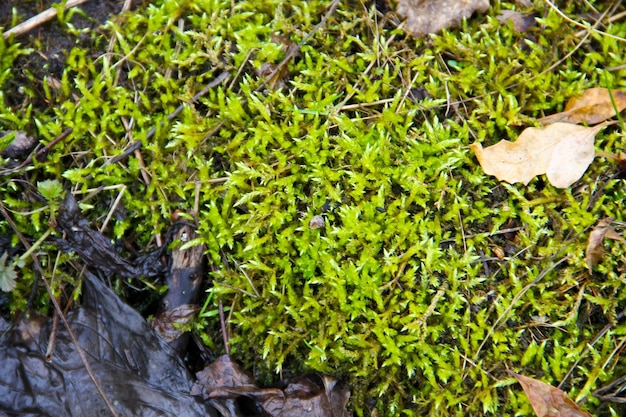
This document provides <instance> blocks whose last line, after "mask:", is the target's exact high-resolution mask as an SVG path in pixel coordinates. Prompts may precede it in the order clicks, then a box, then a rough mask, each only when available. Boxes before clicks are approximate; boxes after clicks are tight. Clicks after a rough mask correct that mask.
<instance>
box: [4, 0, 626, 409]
mask: <svg viewBox="0 0 626 417" xmlns="http://www.w3.org/2000/svg"><path fill="white" fill-rule="evenodd" d="M596 3H597V7H598V8H600V9H602V8H603V7H605V6H607V5H606V4H604V3H603V2H596ZM327 6H328V4H327V2H319V1H295V2H289V3H285V2H277V1H264V2H260V3H259V2H239V3H236V4H234V6H233V3H231V2H230V1H216V0H215V1H209V0H206V1H196V2H193V4H190V5H189V4H186V3H184V2H176V1H168V0H162V1H157V2H154V3H152V4H151V5H150V6H148V7H147V8H146V9H140V10H137V11H135V12H133V13H127V14H124V15H122V16H120V17H116V18H114V19H113V20H112V21H110V22H107V23H106V24H105V25H104V26H103V27H102V28H101V29H100V30H99V31H98V32H97V33H94V34H92V36H93V39H92V41H93V44H94V45H103V44H105V45H106V44H108V39H110V38H114V39H115V42H114V49H113V53H112V54H111V55H99V54H97V55H94V54H93V53H92V52H91V51H89V50H87V49H85V48H83V47H76V48H73V49H71V50H70V51H68V53H67V60H66V63H65V69H64V71H63V74H61V76H60V77H59V81H60V86H57V87H51V85H54V84H46V83H44V88H43V93H42V94H43V95H44V97H45V100H46V101H47V103H48V106H46V107H45V108H44V107H37V108H34V109H33V108H32V105H29V104H28V103H29V102H30V100H33V101H34V100H35V98H36V96H37V94H39V93H37V94H36V93H35V92H34V91H33V90H28V89H26V90H25V99H24V104H23V105H19V104H13V105H8V104H7V101H6V100H7V97H6V92H5V93H4V95H2V96H1V97H0V98H1V100H0V106H1V107H0V124H1V125H2V126H1V127H2V128H3V129H8V130H10V129H27V128H29V129H31V130H32V131H31V132H30V133H32V134H36V135H37V136H38V137H39V138H41V139H42V141H44V142H49V141H51V140H52V139H54V138H55V137H56V136H58V135H59V134H60V133H61V132H62V131H63V130H65V129H66V128H68V127H72V128H73V129H74V131H73V133H72V135H71V137H70V138H69V139H68V140H66V141H64V142H63V143H62V144H61V145H59V146H56V147H54V148H53V149H52V151H51V152H50V155H49V157H48V159H47V160H46V161H43V162H38V163H36V165H35V168H34V169H33V170H31V171H29V172H28V177H27V179H28V181H23V180H18V177H6V181H5V182H3V184H2V186H0V187H1V190H0V191H2V192H3V199H2V204H3V205H4V206H5V207H7V208H8V209H9V210H10V212H11V213H12V215H13V216H14V220H15V221H16V223H17V225H18V227H19V228H20V230H22V232H23V233H24V234H25V235H27V236H32V237H34V238H36V237H38V236H40V235H41V234H42V233H44V232H45V230H47V229H48V225H47V222H48V221H49V220H50V218H49V216H51V215H53V212H54V210H52V209H51V208H50V207H48V206H47V205H46V203H44V202H43V201H42V200H39V199H37V198H27V197H25V196H27V195H35V194H37V193H36V191H35V190H34V189H33V188H32V185H29V184H28V182H29V181H30V184H37V183H38V182H39V183H46V181H54V180H56V181H60V182H63V183H64V184H65V186H66V188H68V189H69V188H70V187H71V188H73V189H75V190H78V191H79V192H80V193H82V194H88V193H92V194H93V196H92V197H91V199H90V200H89V202H88V204H89V206H85V209H86V215H87V216H89V217H90V219H91V220H93V221H94V222H96V223H98V222H101V221H102V219H103V218H104V217H105V216H106V214H107V212H108V210H109V209H110V207H111V202H112V201H113V200H114V199H115V198H116V197H117V194H118V193H119V192H120V189H121V186H124V187H125V190H126V191H125V192H124V195H123V197H122V203H123V206H124V209H125V210H124V211H125V212H126V213H128V214H127V216H126V217H119V218H118V220H115V221H114V223H115V224H114V225H113V226H112V227H111V228H109V231H110V235H111V236H112V237H114V238H117V239H126V240H130V241H134V242H136V243H137V245H138V246H139V247H145V246H146V245H148V244H151V242H152V237H153V236H154V234H161V235H162V234H163V233H164V232H165V231H166V229H167V227H168V226H169V216H170V214H171V213H172V212H173V211H174V210H176V209H180V210H183V211H190V210H191V209H192V208H193V204H194V198H195V193H196V189H197V188H196V187H197V184H199V185H198V193H199V195H198V197H199V203H200V210H199V213H198V217H199V221H200V236H201V238H200V239H201V241H202V243H205V244H206V245H207V248H208V249H207V255H208V257H209V259H211V261H212V262H213V264H214V265H213V266H214V271H213V272H212V273H211V274H210V275H211V278H213V280H214V288H213V289H212V290H211V292H210V293H209V294H208V296H209V297H210V298H207V299H206V300H203V304H204V308H203V313H202V315H201V317H200V318H199V319H198V322H197V323H196V331H197V332H198V333H199V335H200V336H201V338H202V339H203V340H204V341H205V342H206V343H207V344H209V345H210V346H211V347H212V348H215V349H217V347H216V344H217V342H216V340H219V339H217V338H216V334H217V330H216V329H218V323H217V317H216V315H215V306H216V303H217V300H221V301H222V302H223V304H224V305H226V306H228V307H229V308H230V323H229V326H230V330H231V334H232V338H231V347H232V352H233V355H234V356H235V357H236V358H237V359H238V360H240V361H242V362H243V363H244V364H245V365H246V366H247V367H249V368H253V367H254V368H255V369H256V370H257V377H259V378H260V379H261V380H264V381H266V382H269V381H271V380H275V379H276V378H277V376H276V373H277V372H282V373H283V374H284V375H291V374H294V373H297V372H301V371H304V370H317V371H322V372H328V373H331V374H335V375H338V376H340V377H342V378H344V379H345V380H346V381H347V382H348V384H349V386H350V388H351V389H352V393H353V394H352V400H351V403H350V406H351V408H352V410H353V411H354V412H355V413H356V415H359V416H364V415H370V414H371V410H372V408H374V407H375V408H378V410H379V413H380V415H388V416H396V415H398V416H399V415H459V416H470V415H476V416H478V415H503V416H504V415H509V416H511V415H521V414H524V413H530V411H529V410H530V408H529V405H528V402H527V400H526V399H525V398H524V397H523V395H522V394H521V390H520V389H519V387H518V386H517V385H516V384H515V382H514V381H513V380H512V379H511V378H510V377H508V375H507V374H506V373H505V370H506V369H514V370H516V371H520V372H521V373H524V374H526V375H529V376H536V377H539V378H541V379H542V380H544V381H546V382H550V383H553V384H555V385H556V384H558V383H560V382H561V381H563V380H564V379H566V381H565V388H566V389H567V390H568V391H569V392H571V393H572V395H573V396H574V397H577V398H578V399H586V400H587V405H586V407H587V408H589V409H590V410H594V409H595V408H597V407H598V406H599V404H600V402H599V400H597V399H595V398H594V397H593V396H591V395H590V393H591V392H593V391H594V390H595V389H597V388H598V387H600V386H602V385H604V384H606V383H607V382H608V381H610V380H613V379H615V378H616V377H619V376H621V375H622V374H623V373H624V370H625V365H626V364H625V363H624V360H623V358H621V357H620V354H619V340H620V337H621V335H622V333H623V332H624V325H623V324H622V323H621V322H620V321H618V320H617V316H618V314H619V313H620V312H621V311H622V310H623V309H624V306H625V304H626V300H625V297H626V296H625V295H624V294H626V291H624V280H623V263H624V256H625V255H624V245H623V244H621V243H619V242H612V243H610V244H607V245H606V249H607V251H606V255H605V257H604V259H603V261H602V262H601V263H600V265H598V266H597V267H596V268H595V269H594V271H593V273H592V274H590V273H589V272H588V271H587V266H586V264H585V262H584V249H585V245H586V239H587V236H588V233H589V231H590V228H591V227H593V225H594V224H595V223H596V222H597V220H598V219H600V218H603V217H606V216H612V217H614V218H615V219H617V220H620V221H623V220H624V219H623V212H622V210H621V204H622V203H621V202H622V201H623V199H624V191H623V188H624V187H623V184H622V180H617V179H613V177H612V174H613V173H614V172H615V169H616V168H615V167H614V166H613V165H611V162H609V161H607V160H604V159H601V158H598V159H596V160H595V161H594V163H593V164H592V166H591V167H590V169H589V171H588V172H587V173H586V174H585V176H584V177H583V178H582V179H581V181H580V182H579V183H577V184H575V186H573V187H572V188H571V189H566V190H558V189H555V188H553V187H552V186H550V185H548V184H546V183H545V181H544V180H543V179H542V178H538V179H535V180H533V181H532V182H531V183H530V184H529V185H528V186H522V185H520V184H516V185H507V184H501V183H498V182H497V181H496V180H495V179H493V178H492V177H488V176H486V175H485V174H484V173H483V172H482V171H481V169H480V167H479V166H478V164H477V162H476V160H475V158H474V156H473V155H472V154H471V152H470V151H469V150H468V145H469V144H470V143H472V142H474V141H481V142H483V143H484V144H493V143H496V142H497V141H499V140H501V139H505V138H506V139H514V138H515V137H517V135H518V134H519V132H520V131H521V129H522V128H523V127H525V126H528V125H533V124H534V123H535V120H536V118H538V117H542V116H544V115H547V114H551V113H554V112H556V111H559V110H561V109H562V107H563V105H564V103H565V101H566V100H567V99H568V98H569V97H571V96H572V95H575V94H576V93H579V92H580V91H582V90H583V89H585V88H588V87H592V86H610V87H611V88H620V89H625V88H626V84H625V82H624V77H623V75H624V70H623V69H614V68H616V67H617V68H619V66H620V65H622V66H623V54H622V52H621V51H622V49H623V42H619V41H617V40H616V39H613V38H610V37H607V36H605V35H602V34H597V33H595V34H592V35H591V36H590V37H589V39H587V40H585V41H582V42H581V38H579V37H576V36H575V33H576V32H577V31H578V30H579V28H578V27H575V26H573V25H571V24H569V23H568V22H566V21H564V20H563V19H562V17H561V16H559V15H558V14H557V13H556V12H555V11H554V10H553V9H552V8H550V7H546V8H545V9H539V10H540V15H541V17H539V18H538V19H537V21H538V26H537V27H536V28H534V29H532V30H531V32H530V33H528V34H523V33H516V32H514V31H513V28H512V25H510V24H503V23H500V22H499V21H498V20H497V19H496V18H495V16H496V15H497V14H498V11H499V10H500V9H501V8H502V9H504V8H513V7H514V6H513V4H511V3H506V2H496V3H495V4H494V5H493V6H492V8H491V9H490V10H489V12H488V13H487V15H484V16H478V17H475V18H473V19H470V20H468V21H467V22H466V23H464V26H463V27H462V28H460V29H455V30H450V31H446V32H444V33H442V34H439V35H436V36H433V37H432V38H431V39H430V40H428V41H425V40H414V39H411V38H410V37H408V36H406V35H405V34H404V33H403V32H402V31H400V30H398V29H396V28H395V27H393V25H392V23H391V22H390V21H387V22H386V23H385V24H384V25H380V26H377V24H376V21H375V20H374V15H375V13H376V12H375V10H374V9H373V6H367V7H363V5H359V6H357V5H350V4H343V3H341V4H340V5H339V7H338V9H337V10H336V12H335V13H334V14H333V15H331V16H330V18H329V19H328V21H327V22H325V25H324V27H323V28H322V29H321V30H319V31H318V32H317V33H316V34H315V35H314V36H313V37H312V38H311V39H310V40H309V41H308V42H307V43H306V44H305V45H303V46H302V48H301V49H300V51H299V55H297V56H296V57H294V58H293V59H292V60H291V62H290V63H289V65H288V74H287V75H286V78H285V82H286V86H285V87H284V88H283V89H280V90H272V89H270V88H268V87H267V86H266V87H262V88H259V86H260V85H261V83H262V81H263V80H262V78H260V76H259V75H258V70H260V69H261V67H262V66H263V64H278V63H279V62H280V61H281V60H282V59H283V57H284V56H285V53H286V51H285V50H286V46H285V45H283V43H282V42H283V41H279V40H278V39H279V37H277V36H276V35H281V36H282V37H283V38H284V39H289V41H290V42H299V41H300V40H302V39H303V38H304V37H305V36H306V34H307V33H309V32H310V31H311V30H312V29H313V27H314V26H315V25H316V24H317V23H318V22H319V20H320V18H321V16H323V15H324V13H325V10H326V7H327ZM562 6H563V7H562V10H563V11H564V12H566V13H567V14H568V15H570V16H576V15H577V14H579V13H582V12H584V11H585V10H584V7H583V6H580V5H578V3H577V2H568V4H567V5H562ZM565 6H567V7H565ZM231 7H232V8H231ZM368 7H369V9H368ZM71 18H72V16H70V15H66V16H65V19H64V20H63V22H61V23H62V24H70V23H71ZM606 32H608V33H611V34H613V35H615V36H621V37H624V36H626V25H624V24H620V23H619V22H614V23H612V24H611V25H609V26H608V27H607V28H606ZM70 33H72V32H71V31H70ZM285 42H286V41H285ZM0 48H2V49H0V52H2V51H4V53H0V57H2V60H1V61H0V66H1V67H0V86H2V84H3V83H4V84H6V83H7V82H8V80H11V67H12V65H14V60H15V59H16V58H17V57H18V56H19V55H20V54H21V55H28V54H32V53H34V52H33V51H29V50H25V49H23V48H21V47H20V46H19V45H17V44H15V43H13V42H8V43H7V42H3V41H2V40H0ZM223 71H226V72H228V73H229V74H230V78H229V79H228V81H227V82H226V83H223V84H221V85H220V86H219V87H217V88H215V89H213V90H211V91H209V92H208V93H207V94H206V95H204V96H203V97H202V98H200V99H199V100H198V101H197V102H196V103H194V104H188V105H186V106H185V108H184V109H183V110H182V112H181V113H180V114H179V115H178V116H177V117H176V118H175V119H174V120H169V119H168V117H167V116H168V115H169V114H171V113H172V112H173V111H174V110H175V109H176V108H177V107H178V106H179V105H180V104H181V103H184V102H187V101H189V100H190V99H191V98H192V97H193V96H194V95H195V94H196V93H198V92H199V91H200V90H201V89H202V88H203V87H204V86H205V85H206V84H207V83H209V82H210V81H211V80H212V79H214V78H215V77H217V76H218V75H219V74H220V73H221V72H223ZM32 77H37V76H36V75H34V74H33V75H32ZM411 88H414V89H417V88H419V89H421V90H423V91H425V92H427V94H428V97H427V98H425V99H423V100H416V99H413V98H412V92H411V91H410V89H411ZM31 118H32V119H34V120H35V123H34V124H32V123H31V122H30V119H31ZM153 128H155V129H156V130H155V133H154V134H153V135H152V134H150V135H149V132H150V130H151V129H153ZM148 136H149V138H148V139H147V137H148ZM135 140H140V141H143V147H142V148H141V151H140V152H141V155H142V159H143V164H142V163H140V162H139V160H138V159H137V158H135V157H134V156H130V157H129V158H127V159H125V160H123V161H122V162H120V163H117V164H111V165H107V166H103V164H104V163H105V161H107V160H108V159H109V158H111V157H112V156H114V155H119V154H120V153H121V152H123V149H125V148H126V147H127V146H128V145H129V144H131V143H132V142H133V141H135ZM624 145H625V139H624V134H623V132H621V131H619V130H618V129H613V130H611V129H606V130H605V131H604V132H603V133H602V134H600V135H599V137H598V141H597V149H599V150H603V151H605V152H612V153H617V152H618V151H619V150H620V149H623V147H624ZM144 170H145V171H144ZM22 174H24V175H26V173H22ZM144 174H145V175H147V178H149V182H146V181H145V179H144ZM25 178H26V177H25ZM98 187H102V188H98ZM94 190H95V191H94ZM596 193H599V194H596ZM592 203H593V204H592ZM316 215H322V216H323V217H324V220H325V225H324V227H321V228H318V229H314V228H311V227H310V226H309V222H310V220H311V219H312V218H313V217H314V216H316ZM0 227H2V231H3V232H4V233H8V232H9V231H10V228H9V227H8V225H7V224H6V223H4V222H0ZM505 229H515V231H514V232H509V234H506V233H505V232H504V230H505ZM57 255H58V254H57V252H56V249H54V247H48V246H45V248H43V249H42V256H43V257H44V258H45V259H47V263H45V265H44V266H45V271H46V272H47V273H50V274H51V276H52V275H54V276H57V277H58V278H56V279H55V280H54V285H55V289H56V290H57V291H58V292H59V293H61V291H66V290H68V289H69V288H71V287H72V285H74V284H75V282H74V281H75V280H74V279H73V278H70V277H72V276H74V274H73V272H72V268H71V266H70V263H69V261H70V259H71V256H70V255H65V254H63V255H60V256H59V257H58V258H57ZM27 262H28V260H27ZM31 268H32V266H30V265H28V264H26V265H25V266H24V268H23V270H22V275H23V277H22V280H21V281H19V282H18V287H17V288H16V290H14V292H13V293H12V304H11V309H12V311H14V312H15V311H19V310H20V309H22V308H24V307H25V305H26V298H27V297H28V294H29V292H30V285H31V284H32V280H33V273H32V271H31ZM55 274H58V275H55ZM205 301H206V302H205ZM37 303H39V304H38V305H37V307H39V308H41V309H44V310H45V309H47V308H48V307H47V303H46V299H45V296H43V295H41V297H40V298H39V299H38V301H37ZM608 323H612V324H613V326H612V327H611V328H610V329H609V330H608V331H606V332H605V333H604V334H602V335H601V337H599V339H597V340H595V339H594V338H595V336H596V335H599V334H600V332H601V330H602V329H603V327H604V326H605V325H607V324H608ZM608 408H609V409H613V410H620V408H619V407H617V406H614V405H609V406H608ZM615 412H618V411H615Z"/></svg>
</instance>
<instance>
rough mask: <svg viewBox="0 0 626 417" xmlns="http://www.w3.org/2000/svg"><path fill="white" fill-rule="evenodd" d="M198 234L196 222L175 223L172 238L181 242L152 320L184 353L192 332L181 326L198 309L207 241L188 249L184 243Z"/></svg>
mask: <svg viewBox="0 0 626 417" xmlns="http://www.w3.org/2000/svg"><path fill="white" fill-rule="evenodd" d="M195 237H196V232H195V227H194V226H193V225H191V224H189V223H180V224H178V225H175V232H174V234H173V236H172V239H173V241H180V245H179V247H178V248H176V249H174V250H172V255H171V259H172V260H171V265H170V270H169V272H168V274H167V277H166V282H167V285H168V290H167V293H166V294H165V297H164V298H163V301H162V303H161V306H162V309H161V312H160V313H159V314H158V315H157V316H156V317H155V318H154V320H152V326H153V327H154V329H155V330H156V331H157V332H158V333H159V334H160V335H161V336H162V337H163V338H164V339H165V340H166V341H167V342H168V343H169V344H170V346H172V347H173V348H174V349H175V350H176V351H177V352H178V353H179V354H181V355H183V353H184V351H185V350H186V348H187V344H188V343H189V333H187V332H184V331H183V330H182V329H181V326H182V325H184V324H187V323H189V322H190V321H191V320H192V319H193V318H194V316H195V313H196V312H197V311H198V307H197V306H195V303H196V300H197V299H198V295H199V293H200V286H201V285H202V276H203V272H204V268H203V254H204V245H196V246H192V247H190V248H186V249H180V247H181V246H182V245H184V244H185V243H186V242H189V241H190V240H192V239H195Z"/></svg>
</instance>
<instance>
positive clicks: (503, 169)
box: [470, 123, 605, 188]
mask: <svg viewBox="0 0 626 417" xmlns="http://www.w3.org/2000/svg"><path fill="white" fill-rule="evenodd" d="M604 127H605V125H598V126H594V127H585V126H578V125H573V124H569V123H554V124H551V125H548V126H546V127H543V128H535V127H529V128H527V129H525V130H524V131H523V132H522V134H521V135H520V136H519V138H518V139H517V140H516V141H515V142H510V141H508V140H503V141H500V142H498V143H497V144H495V145H492V146H489V147H487V148H483V147H482V145H481V144H480V143H473V144H471V145H470V149H472V150H473V151H474V153H475V154H476V158H477V159H478V162H480V165H481V166H482V168H483V170H484V171H485V173H486V174H489V175H494V176H495V177H496V178H498V179H499V180H503V181H506V182H508V183H511V184H513V183H516V182H521V183H523V184H524V185H526V184H528V183H529V182H530V181H531V180H532V179H533V178H534V177H536V176H537V175H543V174H546V175H547V177H548V181H550V183H551V184H552V185H554V186H555V187H558V188H566V187H569V186H570V185H572V184H573V183H574V182H576V181H578V180H579V179H580V178H581V177H582V176H583V174H584V173H585V171H586V170H587V168H588V167H589V165H590V164H591V162H592V161H593V159H594V157H595V148H594V140H595V135H596V134H597V133H598V132H599V131H600V130H602V128H604Z"/></svg>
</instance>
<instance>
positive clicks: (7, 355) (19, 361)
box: [0, 273, 218, 417]
mask: <svg viewBox="0 0 626 417" xmlns="http://www.w3.org/2000/svg"><path fill="white" fill-rule="evenodd" d="M67 321H68V322H69V325H70V328H71V329H72V332H73V333H74V335H75V336H76V338H77V339H78V343H79V345H80V346H81V348H82V349H83V350H84V351H85V352H86V353H87V357H88V361H89V363H90V365H91V368H92V369H93V372H94V374H95V377H96V379H97V381H99V383H100V385H101V386H102V387H103V390H104V391H105V393H106V395H107V397H108V399H109V401H110V402H111V403H112V404H114V406H115V408H116V410H117V411H118V413H119V414H120V415H124V416H135V417H142V416H146V417H148V416H150V417H154V416H173V417H197V416H205V415H207V416H218V414H217V413H216V412H215V410H212V409H211V408H210V407H207V406H206V405H204V404H203V403H202V401H201V400H200V399H198V398H194V397H193V396H191V395H190V389H191V386H192V383H193V381H192V377H191V375H190V374H189V373H188V371H187V369H186V368H185V365H184V364H183V362H182V361H181V360H180V358H179V356H178V355H177V353H176V352H175V351H174V350H173V349H172V348H171V347H170V346H169V345H168V344H167V343H166V342H165V341H164V340H163V339H161V338H160V337H159V336H157V335H156V334H155V333H154V331H153V330H152V328H151V327H150V326H149V325H148V323H147V322H146V321H145V320H144V319H143V318H142V317H141V316H140V315H139V313H137V312H136V311H134V310H133V309H132V308H130V307H129V306H127V305H126V304H124V303H123V302H122V301H121V300H120V299H119V298H118V297H117V296H116V295H115V294H114V293H113V292H112V291H111V290H110V289H109V288H107V287H106V286H105V285H104V284H103V283H101V282H100V281H99V280H98V279H97V278H96V277H95V276H93V275H91V274H89V273H87V274H86V276H85V285H84V298H83V306H82V307H81V308H79V309H75V310H73V311H70V312H69V313H68V314H67ZM50 331H51V321H50V320H45V319H42V318H31V319H28V320H27V321H24V322H22V323H19V325H18V326H16V327H15V328H13V329H10V330H9V324H8V323H7V322H6V321H4V320H2V319H1V318H0V335H2V337H1V338H0V363H1V364H2V372H0V410H3V411H5V412H8V413H17V414H20V413H23V414H25V415H29V416H55V417H60V416H72V417H73V416H76V417H84V416H109V415H111V414H110V411H109V410H108V408H107V407H106V405H105V402H104V400H103V399H102V398H101V397H100V395H99V394H98V392H97V391H96V389H95V386H94V383H93V381H92V380H91V378H90V377H89V375H88V373H87V371H86V370H85V367H84V365H83V363H82V361H81V359H80V357H79V355H78V353H77V351H76V348H75V346H74V345H73V343H72V341H71V339H70V337H69V334H68V332H67V330H66V329H65V328H64V327H63V326H59V328H58V329H57V334H56V347H55V349H54V351H53V352H52V356H51V360H50V362H47V361H46V358H45V356H46V348H47V345H48V340H49V336H50ZM5 332H6V333H5Z"/></svg>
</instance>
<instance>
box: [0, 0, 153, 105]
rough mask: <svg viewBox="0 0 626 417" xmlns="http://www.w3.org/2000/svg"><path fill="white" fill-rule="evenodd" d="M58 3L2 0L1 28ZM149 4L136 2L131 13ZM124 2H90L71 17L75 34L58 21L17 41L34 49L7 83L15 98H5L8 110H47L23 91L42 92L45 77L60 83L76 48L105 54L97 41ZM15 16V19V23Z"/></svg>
mask: <svg viewBox="0 0 626 417" xmlns="http://www.w3.org/2000/svg"><path fill="white" fill-rule="evenodd" d="M58 3H60V2H59V1H51V0H33V1H19V0H0V27H2V31H3V32H4V31H6V30H8V29H11V28H12V27H14V26H17V25H18V24H20V23H22V22H24V21H26V20H27V19H29V18H31V17H33V16H36V15H38V14H39V13H41V12H43V11H45V10H47V9H49V8H50V7H51V6H52V5H53V4H58ZM146 3H147V2H146V1H143V0H135V1H133V2H132V3H131V7H130V8H131V9H136V8H138V7H143V6H144V5H145V4H146ZM123 7H124V0H89V1H87V2H85V3H83V4H82V5H80V6H78V7H77V8H76V9H78V10H79V12H77V13H72V15H71V18H70V19H69V22H70V23H71V24H72V26H73V27H74V28H76V31H74V33H70V31H69V29H68V28H67V26H66V25H65V24H63V23H61V22H60V21H59V18H58V17H55V18H54V19H52V20H50V21H48V22H46V23H43V24H41V25H39V26H37V27H35V28H34V29H32V30H31V31H30V32H28V33H26V34H23V35H21V36H19V37H18V39H17V41H18V42H19V43H20V44H22V45H23V46H27V47H29V48H32V49H33V53H31V54H29V55H28V56H23V57H20V58H18V59H17V61H16V63H15V66H14V68H15V70H14V73H13V77H12V79H11V80H10V81H9V82H8V83H7V85H6V87H7V91H12V92H14V93H15V94H6V99H7V102H6V104H7V105H9V106H25V105H27V104H34V106H35V107H41V106H45V105H46V103H45V100H44V99H43V97H42V95H37V97H39V100H37V99H35V102H34V103H33V99H32V97H29V98H26V96H25V95H23V94H20V92H21V91H23V89H24V88H29V89H30V90H31V91H33V92H35V93H36V92H38V91H42V83H43V80H44V78H45V77H52V78H54V79H59V78H60V77H61V75H62V73H63V68H64V67H65V60H66V59H67V56H68V54H69V52H70V50H71V49H72V48H73V47H82V48H88V49H90V50H91V51H92V54H93V55H94V56H98V55H100V54H102V53H103V52H104V51H105V50H106V48H107V46H108V45H107V44H106V43H105V42H104V41H102V40H97V36H94V35H95V34H97V33H98V28H99V26H101V25H102V24H104V23H105V22H106V21H107V20H108V19H109V18H110V17H111V16H113V15H117V14H119V13H121V12H122V11H123ZM13 16H15V17H16V19H15V21H14V22H13V23H12V20H13Z"/></svg>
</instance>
